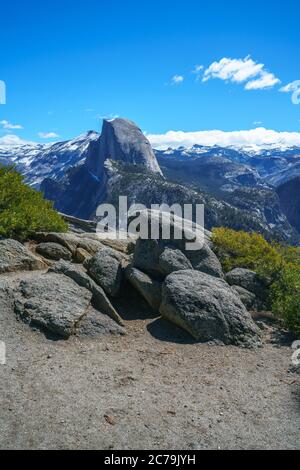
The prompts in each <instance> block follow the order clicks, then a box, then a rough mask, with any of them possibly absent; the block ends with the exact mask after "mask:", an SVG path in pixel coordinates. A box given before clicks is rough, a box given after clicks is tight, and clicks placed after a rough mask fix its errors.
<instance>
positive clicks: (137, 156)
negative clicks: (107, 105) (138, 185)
mask: <svg viewBox="0 0 300 470" xmlns="http://www.w3.org/2000/svg"><path fill="white" fill-rule="evenodd" d="M108 158H109V159H111V160H116V161H121V162H123V163H130V164H133V165H142V166H144V167H146V168H147V169H148V170H150V171H153V172H154V173H159V174H161V170H160V167H159V165H158V163H157V160H156V156H155V155H154V152H153V150H152V148H151V145H150V142H149V140H148V139H147V138H146V137H145V135H144V134H143V132H142V131H141V129H140V128H139V127H138V126H137V125H136V124H135V123H134V122H132V121H129V120H127V119H120V118H117V119H112V120H104V121H103V127H102V132H101V137H100V147H99V155H94V154H92V155H90V156H89V157H88V158H87V160H86V167H87V168H88V170H89V171H90V172H91V173H92V174H94V175H95V176H96V177H98V178H100V177H102V175H103V169H104V162H105V160H107V159H108Z"/></svg>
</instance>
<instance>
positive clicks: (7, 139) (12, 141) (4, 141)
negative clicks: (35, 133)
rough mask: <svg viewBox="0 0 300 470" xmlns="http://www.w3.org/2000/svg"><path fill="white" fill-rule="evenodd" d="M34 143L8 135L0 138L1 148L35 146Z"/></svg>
mask: <svg viewBox="0 0 300 470" xmlns="http://www.w3.org/2000/svg"><path fill="white" fill-rule="evenodd" d="M33 143H34V142H29V141H27V140H23V139H20V137H19V136H18V135H14V134H7V135H5V136H3V137H0V148H3V147H17V146H18V145H25V144H30V145H31V144H33Z"/></svg>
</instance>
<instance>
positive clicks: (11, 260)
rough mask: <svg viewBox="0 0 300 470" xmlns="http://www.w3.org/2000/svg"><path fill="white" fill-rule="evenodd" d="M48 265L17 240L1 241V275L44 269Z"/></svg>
mask: <svg viewBox="0 0 300 470" xmlns="http://www.w3.org/2000/svg"><path fill="white" fill-rule="evenodd" d="M45 267H46V265H45V264H44V263H43V261H42V260H40V259H38V258H37V257H36V256H34V255H33V254H32V253H31V252H30V251H29V250H28V249H27V248H26V247H25V246H24V245H22V244H21V243H19V242H17V241H16V240H10V239H8V240H0V273H5V272H14V271H32V270H35V269H44V268H45Z"/></svg>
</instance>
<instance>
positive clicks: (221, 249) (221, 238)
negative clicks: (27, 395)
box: [213, 227, 282, 278]
mask: <svg viewBox="0 0 300 470" xmlns="http://www.w3.org/2000/svg"><path fill="white" fill-rule="evenodd" d="M213 243H214V247H215V249H216V251H217V254H218V256H219V258H220V260H221V263H222V265H223V268H224V270H225V271H231V269H233V268H237V267H243V268H248V269H252V270H253V271H256V272H258V273H259V274H262V275H264V276H268V277H272V278H273V276H274V275H276V273H277V272H278V271H279V270H280V269H281V265H282V256H281V254H280V253H279V251H278V249H277V248H276V247H275V246H273V245H271V244H270V243H268V242H267V241H266V240H265V239H264V237H263V236H262V235H260V234H259V233H255V232H253V233H248V232H242V231H241V232H236V231H235V230H231V229H228V228H223V227H222V228H216V229H214V230H213Z"/></svg>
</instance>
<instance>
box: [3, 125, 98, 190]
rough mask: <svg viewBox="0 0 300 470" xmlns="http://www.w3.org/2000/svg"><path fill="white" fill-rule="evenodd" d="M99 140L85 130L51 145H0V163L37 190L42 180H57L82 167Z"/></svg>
mask: <svg viewBox="0 0 300 470" xmlns="http://www.w3.org/2000/svg"><path fill="white" fill-rule="evenodd" d="M99 138H100V134H98V133H97V132H94V131H89V132H87V133H85V134H82V135H80V136H79V137H77V138H75V139H72V140H69V141H66V142H57V143H54V144H35V143H32V144H30V143H28V144H23V145H16V146H14V145H4V146H2V147H1V145H0V163H2V164H5V165H8V164H14V165H16V168H17V170H18V171H19V172H20V173H22V175H24V176H25V178H26V182H27V183H28V184H29V185H31V186H34V187H36V188H39V187H40V184H41V183H42V181H43V180H44V179H45V178H52V179H54V180H59V179H61V178H62V177H63V176H64V175H65V172H66V171H67V170H69V169H70V168H72V167H74V166H77V165H80V164H82V163H83V162H84V161H85V160H86V158H87V156H88V155H89V152H90V151H91V147H92V146H93V145H95V143H97V142H98V141H99Z"/></svg>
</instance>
